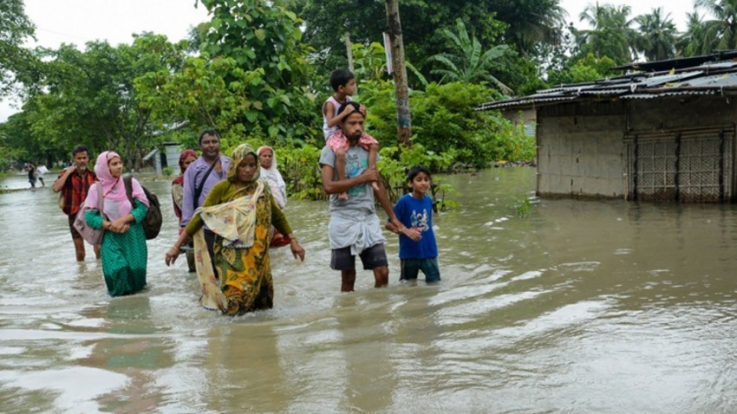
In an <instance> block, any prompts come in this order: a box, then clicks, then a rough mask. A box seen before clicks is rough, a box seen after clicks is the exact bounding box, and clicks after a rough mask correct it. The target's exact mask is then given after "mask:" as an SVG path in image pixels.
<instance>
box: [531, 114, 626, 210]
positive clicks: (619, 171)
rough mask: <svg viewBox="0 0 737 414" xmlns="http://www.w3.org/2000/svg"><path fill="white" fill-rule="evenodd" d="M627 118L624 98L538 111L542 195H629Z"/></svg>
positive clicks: (539, 182)
mask: <svg viewBox="0 0 737 414" xmlns="http://www.w3.org/2000/svg"><path fill="white" fill-rule="evenodd" d="M624 122H625V117H624V106H623V104H622V103H621V102H604V103H575V104H564V105H556V106H550V107H543V108H540V109H538V114H537V144H538V148H537V150H538V160H537V161H538V167H537V170H538V179H537V193H538V195H540V196H563V195H565V196H576V197H607V198H609V197H624V194H625V186H626V185H625V178H624V177H623V172H624V171H625V169H624V165H625V164H624V159H625V146H624V142H623V135H624V132H623V131H624V127H625V123H624Z"/></svg>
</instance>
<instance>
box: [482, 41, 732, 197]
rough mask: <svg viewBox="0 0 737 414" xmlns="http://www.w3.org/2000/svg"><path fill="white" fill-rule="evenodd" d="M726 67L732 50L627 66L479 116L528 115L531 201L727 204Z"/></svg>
mask: <svg viewBox="0 0 737 414" xmlns="http://www.w3.org/2000/svg"><path fill="white" fill-rule="evenodd" d="M732 59H737V51H730V52H722V53H719V54H715V55H713V56H699V57H694V58H684V59H673V60H668V61H660V62H649V63H641V64H631V65H628V66H625V67H621V68H618V69H623V70H630V71H632V70H638V71H640V72H636V73H631V74H626V75H622V76H617V77H614V78H610V79H602V80H598V81H595V82H590V83H581V84H569V85H561V86H559V87H555V88H551V89H547V90H542V91H539V92H538V93H536V94H534V95H530V96H525V97H520V98H514V99H509V100H506V101H498V102H490V103H487V104H484V105H482V106H481V107H480V108H479V109H481V110H492V109H496V110H501V111H503V112H505V113H507V114H510V113H511V114H517V113H519V111H521V110H526V111H529V110H532V111H534V113H535V116H534V117H533V116H530V115H528V116H526V119H534V122H535V126H536V129H535V137H536V140H537V171H538V175H537V177H538V178H537V189H536V190H537V194H538V195H539V196H548V197H554V196H566V197H591V198H620V197H621V198H625V199H627V200H645V201H676V202H733V201H735V200H736V199H737V192H736V191H735V183H737V179H736V177H735V148H737V146H736V145H735V120H736V119H737V61H733V60H732ZM507 116H509V115H507Z"/></svg>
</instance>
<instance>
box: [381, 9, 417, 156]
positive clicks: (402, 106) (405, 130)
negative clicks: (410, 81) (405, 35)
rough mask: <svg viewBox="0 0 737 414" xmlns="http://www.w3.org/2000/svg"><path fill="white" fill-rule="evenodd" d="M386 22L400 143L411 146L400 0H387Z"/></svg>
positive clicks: (410, 124) (410, 118) (410, 121)
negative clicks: (390, 50)
mask: <svg viewBox="0 0 737 414" xmlns="http://www.w3.org/2000/svg"><path fill="white" fill-rule="evenodd" d="M386 22H387V25H388V26H389V40H390V41H391V44H392V45H391V48H392V67H393V75H394V85H395V94H396V99H397V140H398V142H399V143H400V144H402V145H407V146H409V145H411V141H410V138H411V137H412V117H411V114H410V110H409V87H408V86H407V67H406V66H405V64H404V40H403V39H402V23H401V22H400V21H399V0H386Z"/></svg>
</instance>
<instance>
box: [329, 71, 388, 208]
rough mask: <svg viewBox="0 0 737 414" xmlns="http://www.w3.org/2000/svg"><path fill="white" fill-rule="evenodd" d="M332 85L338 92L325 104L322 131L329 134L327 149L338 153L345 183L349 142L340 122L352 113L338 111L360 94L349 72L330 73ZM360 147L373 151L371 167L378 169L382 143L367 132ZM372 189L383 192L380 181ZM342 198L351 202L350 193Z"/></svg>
mask: <svg viewBox="0 0 737 414" xmlns="http://www.w3.org/2000/svg"><path fill="white" fill-rule="evenodd" d="M330 85H331V86H332V87H333V90H334V91H335V93H334V94H333V96H331V97H330V98H328V99H327V100H326V101H325V103H324V104H323V105H322V116H323V126H322V131H323V133H324V134H325V141H327V142H326V144H327V146H328V147H330V149H332V150H333V152H334V153H335V171H336V173H337V174H338V179H339V180H344V179H345V177H346V172H345V154H346V151H347V150H348V146H349V145H348V139H347V138H346V137H345V135H344V134H343V131H341V130H340V127H339V126H338V125H339V124H340V122H341V121H342V120H343V118H345V117H346V116H348V115H349V114H350V113H351V111H344V112H342V113H338V108H340V107H341V106H342V105H344V104H346V103H348V102H352V99H351V96H352V95H353V94H355V93H356V78H355V77H354V76H353V74H352V73H351V72H350V71H348V70H345V69H338V70H334V71H333V72H332V73H331V74H330ZM361 112H363V115H364V117H365V116H366V108H365V107H364V106H363V105H361ZM358 145H360V146H361V147H363V148H364V149H365V150H367V151H368V152H369V157H368V163H369V168H371V167H376V159H377V157H378V153H379V142H378V141H377V140H376V139H375V138H374V137H372V136H371V135H369V134H366V133H364V134H363V135H361V139H360V140H359V141H358ZM371 186H372V187H373V189H374V191H378V190H379V186H378V184H377V183H376V182H372V183H371ZM338 198H339V199H341V200H347V199H348V194H347V193H340V194H339V195H338Z"/></svg>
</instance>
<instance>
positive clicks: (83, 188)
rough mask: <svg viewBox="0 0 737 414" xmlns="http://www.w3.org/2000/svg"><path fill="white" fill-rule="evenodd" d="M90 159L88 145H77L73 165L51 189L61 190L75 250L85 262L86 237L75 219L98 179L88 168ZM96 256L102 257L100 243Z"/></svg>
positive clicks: (96, 247)
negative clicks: (76, 225) (75, 224)
mask: <svg viewBox="0 0 737 414" xmlns="http://www.w3.org/2000/svg"><path fill="white" fill-rule="evenodd" d="M89 161H90V154H89V151H88V150H87V147H85V146H84V145H77V146H76V147H74V149H73V150H72V162H73V165H72V166H71V167H67V168H66V169H65V170H64V171H62V172H61V174H59V178H57V179H56V181H54V185H52V186H51V189H52V190H54V192H55V193H58V192H59V191H61V202H60V205H61V209H62V210H63V211H64V214H66V215H67V218H68V220H69V231H70V232H71V233H72V241H74V250H75V252H76V254H77V261H78V262H83V261H84V257H85V255H86V253H85V249H84V239H82V235H80V234H79V232H78V231H77V229H75V228H74V219H75V218H76V217H77V212H78V211H79V207H80V206H81V205H82V204H83V203H84V200H85V199H86V198H87V192H88V191H89V189H90V186H91V185H92V184H93V183H94V182H95V181H97V177H96V176H95V173H94V172H92V171H90V170H89V169H88V168H87V163H88V162H89ZM94 250H95V257H96V258H97V259H99V258H100V245H99V244H98V245H95V247H94Z"/></svg>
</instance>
